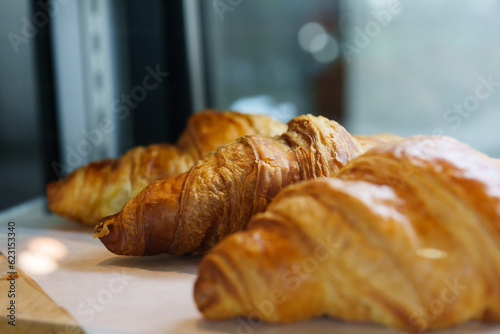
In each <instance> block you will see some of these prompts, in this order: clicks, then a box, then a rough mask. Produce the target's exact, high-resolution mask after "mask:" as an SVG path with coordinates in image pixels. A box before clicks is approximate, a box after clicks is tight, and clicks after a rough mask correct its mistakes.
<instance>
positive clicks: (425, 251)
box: [417, 248, 448, 260]
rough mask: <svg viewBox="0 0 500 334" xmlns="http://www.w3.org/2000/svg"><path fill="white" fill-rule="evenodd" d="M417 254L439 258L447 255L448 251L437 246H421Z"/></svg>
mask: <svg viewBox="0 0 500 334" xmlns="http://www.w3.org/2000/svg"><path fill="white" fill-rule="evenodd" d="M417 255H418V256H420V257H424V258H426V259H431V260H438V259H443V258H445V257H447V256H448V253H446V252H445V251H443V250H440V249H436V248H420V249H418V250H417Z"/></svg>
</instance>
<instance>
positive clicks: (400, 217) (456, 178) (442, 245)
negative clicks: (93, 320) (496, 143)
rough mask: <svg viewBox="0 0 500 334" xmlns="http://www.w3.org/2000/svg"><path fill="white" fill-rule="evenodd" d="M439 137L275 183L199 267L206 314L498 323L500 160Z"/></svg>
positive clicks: (412, 326) (407, 325) (380, 149)
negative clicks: (335, 171) (277, 188)
mask: <svg viewBox="0 0 500 334" xmlns="http://www.w3.org/2000/svg"><path fill="white" fill-rule="evenodd" d="M497 163H498V162H497V161H494V160H493V159H491V158H489V157H487V156H485V155H483V154H482V153H479V152H477V151H476V150H474V149H472V148H470V147H468V146H466V145H464V144H462V143H459V142H458V141H456V140H453V139H451V138H446V137H426V136H417V137H412V138H409V139H405V140H401V141H397V142H392V143H387V144H382V145H379V146H376V147H375V148H373V149H371V150H370V151H368V152H367V153H365V154H363V155H361V156H360V157H358V158H356V159H354V160H352V161H351V162H350V163H349V164H348V165H347V166H346V167H345V168H344V169H343V170H342V171H341V173H340V174H339V175H338V176H337V177H336V178H330V179H317V180H311V181H304V182H301V183H299V184H295V185H292V186H289V187H287V188H286V189H284V190H283V191H282V192H281V193H280V194H278V196H276V198H275V199H274V200H273V201H272V203H271V204H270V205H269V207H268V209H267V210H266V211H265V212H264V213H261V214H258V215H256V216H255V217H254V218H253V219H252V220H251V222H250V223H249V225H248V228H247V230H246V231H244V232H241V233H237V234H234V235H231V236H229V237H228V238H226V239H225V240H223V241H222V242H221V243H219V244H218V245H216V246H215V247H214V248H213V249H212V250H211V251H210V252H209V253H208V254H207V255H206V256H204V258H203V259H202V261H201V263H200V266H199V276H198V279H197V281H196V284H195V288H194V298H195V301H196V304H197V306H198V308H199V309H200V311H201V312H202V314H203V316H204V317H205V318H207V319H211V320H220V319H227V318H232V317H236V316H245V317H252V318H253V319H260V320H264V321H267V322H278V323H289V322H294V321H299V320H306V319H310V318H313V317H320V316H323V315H327V316H332V317H336V318H341V319H343V320H348V321H357V322H375V323H381V324H384V325H387V326H392V327H398V328H401V329H405V330H408V331H410V332H418V333H421V332H423V331H424V330H426V329H433V328H443V327H447V326H452V325H455V324H459V323H462V322H465V321H468V320H473V319H474V320H484V321H500V302H499V301H500V285H499V284H498V282H499V281H500V168H499V166H498V164H497Z"/></svg>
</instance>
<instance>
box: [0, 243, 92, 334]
mask: <svg viewBox="0 0 500 334" xmlns="http://www.w3.org/2000/svg"><path fill="white" fill-rule="evenodd" d="M0 291H1V295H0V305H1V307H2V310H5V311H2V312H1V314H0V321H1V323H0V332H1V333H16V334H23V333H68V334H69V333H72V334H80V333H83V330H82V329H81V328H80V326H78V324H77V323H76V321H75V320H74V319H73V318H72V317H71V315H70V314H69V313H68V312H67V311H66V310H65V309H64V308H62V307H60V306H58V305H57V304H56V303H55V302H54V301H53V300H52V299H51V298H50V297H49V296H48V295H47V294H46V293H45V292H44V291H43V290H42V288H40V286H39V285H38V284H36V282H35V281H34V280H33V279H31V278H30V277H29V276H28V275H26V274H25V273H24V272H23V271H22V270H20V269H19V268H18V267H17V266H15V265H14V266H11V265H10V264H9V261H8V260H7V257H6V256H5V255H4V254H3V253H1V252H0ZM6 308H11V309H12V312H11V311H9V310H6ZM11 313H12V315H11ZM8 316H12V318H10V317H8ZM44 320H46V321H44Z"/></svg>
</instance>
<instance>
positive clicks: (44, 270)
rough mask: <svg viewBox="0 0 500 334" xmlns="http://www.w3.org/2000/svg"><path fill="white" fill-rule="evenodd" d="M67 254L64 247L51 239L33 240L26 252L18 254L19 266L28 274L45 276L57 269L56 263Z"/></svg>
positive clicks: (40, 238)
mask: <svg viewBox="0 0 500 334" xmlns="http://www.w3.org/2000/svg"><path fill="white" fill-rule="evenodd" d="M67 254H68V249H67V248H66V246H65V245H64V244H63V243H62V242H60V241H58V240H56V239H53V238H47V237H39V238H34V239H33V240H31V241H30V242H29V244H28V250H27V251H25V252H22V253H21V254H19V265H20V267H21V268H22V269H23V270H24V271H26V272H27V273H28V274H32V275H33V274H35V275H46V274H49V273H51V272H53V271H55V270H56V269H57V268H58V264H57V261H60V260H62V259H63V258H64V257H65V256H66V255H67Z"/></svg>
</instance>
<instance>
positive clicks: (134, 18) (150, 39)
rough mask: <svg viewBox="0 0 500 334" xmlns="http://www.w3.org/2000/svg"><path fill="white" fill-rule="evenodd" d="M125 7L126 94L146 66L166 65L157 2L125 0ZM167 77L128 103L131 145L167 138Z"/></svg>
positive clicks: (136, 82) (158, 3)
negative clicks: (130, 122)
mask: <svg viewBox="0 0 500 334" xmlns="http://www.w3.org/2000/svg"><path fill="white" fill-rule="evenodd" d="M127 7H128V8H127V14H128V17H127V22H128V24H127V27H128V41H127V44H128V48H129V50H128V56H129V66H130V76H129V77H130V87H129V89H127V90H126V95H130V96H131V95H132V91H133V89H134V87H136V86H138V85H139V86H141V85H142V84H143V80H144V78H145V76H147V75H149V73H148V70H147V68H152V69H155V68H156V67H157V66H159V68H160V69H161V70H162V71H163V70H166V68H167V67H166V64H165V60H164V56H163V46H162V43H163V39H164V37H163V36H164V33H163V29H162V23H161V21H162V17H161V15H160V10H161V7H162V6H161V1H160V0H150V1H146V2H145V1H139V0H128V1H127ZM168 79H169V78H166V79H165V80H164V81H163V82H161V83H159V84H158V86H157V87H156V88H155V89H152V90H148V91H147V97H146V98H145V99H144V100H142V101H140V102H138V101H133V100H132V101H131V102H130V104H129V106H130V110H131V115H132V119H133V126H132V128H133V131H134V141H135V143H134V144H135V145H147V144H150V143H154V142H165V141H168V139H169V138H168V132H169V131H168V128H167V126H166V124H167V119H168V115H167V114H166V113H165V112H164V110H165V108H166V107H165V106H166V101H165V95H166V92H167V89H166V86H167V81H168Z"/></svg>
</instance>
